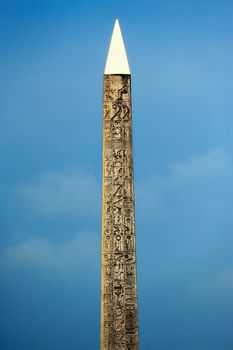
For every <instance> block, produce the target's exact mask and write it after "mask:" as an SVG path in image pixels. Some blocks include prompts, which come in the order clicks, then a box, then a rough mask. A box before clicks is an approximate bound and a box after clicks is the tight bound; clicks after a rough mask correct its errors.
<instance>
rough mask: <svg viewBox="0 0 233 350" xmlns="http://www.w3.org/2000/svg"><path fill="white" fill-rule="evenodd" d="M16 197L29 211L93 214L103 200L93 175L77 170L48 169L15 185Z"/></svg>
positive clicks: (38, 213) (60, 214)
mask: <svg viewBox="0 0 233 350" xmlns="http://www.w3.org/2000/svg"><path fill="white" fill-rule="evenodd" d="M13 197H14V198H13V201H16V203H17V204H18V206H20V207H22V208H23V209H24V210H25V211H27V214H28V213H29V212H30V213H32V214H34V215H42V216H58V215H59V216H70V215H72V216H75V217H77V218H80V217H93V215H95V214H96V212H97V208H98V207H99V203H100V185H99V184H98V183H97V181H96V179H95V178H94V176H92V175H89V174H86V175H84V174H80V173H79V172H77V171H76V170H66V171H63V172H60V173H58V172H48V173H45V174H42V175H41V176H38V177H37V178H35V179H34V180H33V181H28V182H27V183H24V184H20V185H18V186H17V187H15V188H14V190H13Z"/></svg>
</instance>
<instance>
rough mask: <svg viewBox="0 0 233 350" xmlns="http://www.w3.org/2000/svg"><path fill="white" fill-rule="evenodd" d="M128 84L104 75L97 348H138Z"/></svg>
mask: <svg viewBox="0 0 233 350" xmlns="http://www.w3.org/2000/svg"><path fill="white" fill-rule="evenodd" d="M130 84H131V77H130V75H129V74H112V75H108V74H105V75H104V101H103V189H102V280H101V350H123V349H125V350H138V311H137V282H136V249H135V219H134V180H133V155H132V114H131V85H130Z"/></svg>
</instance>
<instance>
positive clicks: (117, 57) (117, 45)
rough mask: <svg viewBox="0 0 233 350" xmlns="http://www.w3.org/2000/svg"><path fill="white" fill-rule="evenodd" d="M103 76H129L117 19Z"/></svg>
mask: <svg viewBox="0 0 233 350" xmlns="http://www.w3.org/2000/svg"><path fill="white" fill-rule="evenodd" d="M104 74H130V69H129V63H128V59H127V55H126V51H125V45H124V41H123V38H122V34H121V28H120V25H119V21H118V19H116V21H115V25H114V29H113V33H112V39H111V43H110V46H109V50H108V57H107V62H106V66H105V71H104Z"/></svg>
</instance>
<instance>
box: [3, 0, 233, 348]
mask: <svg viewBox="0 0 233 350" xmlns="http://www.w3.org/2000/svg"><path fill="white" fill-rule="evenodd" d="M116 17H118V18H119V20H120V24H121V28H122V32H123V36H124V39H125V43H126V49H127V53H128V58H129V63H130V68H131V72H132V84H133V87H132V92H133V123H134V125H133V126H134V163H135V192H136V193H135V195H136V227H137V257H138V260H137V263H138V264H137V265H138V266H137V268H138V289H139V322H140V324H139V326H140V346H141V349H143V350H154V349H157V350H170V349H174V350H187V349H188V350H210V349H211V350H219V349H221V350H232V348H233V336H232V327H233V255H232V245H233V234H232V232H233V202H232V198H233V183H232V178H233V141H232V129H233V119H232V116H233V96H232V91H233V90H232V88H233V86H232V81H233V64H232V62H233V60H232V59H233V49H232V38H233V4H232V1H227V0H219V1H216V0H212V1H210V0H202V1H200V0H196V1H181V0H177V1H149V0H145V1H143V2H142V1H137V0H136V1H127V2H124V1H121V0H119V1H118V2H109V1H71V0H67V1H64V0H63V1H61V0H56V1H55V0H50V1H48V0H47V1H45V0H34V1H33V0H28V1H26V0H18V1H16V0H15V1H13V0H0V52H1V54H0V120H1V128H0V147H1V154H0V162H1V173H0V195H1V196H0V198H1V209H0V280H1V289H0V310H1V312H0V329H1V333H0V349H1V350H48V349H49V350H51V349H56V350H63V349H68V348H69V349H70V350H73V349H76V350H77V349H79V350H81V349H85V350H95V349H98V348H99V320H100V240H101V141H102V140H101V137H102V135H101V133H102V130H101V127H102V102H101V101H102V86H103V84H102V78H103V70H104V65H105V60H106V55H107V50H108V45H109V41H110V37H111V32H112V29H113V24H114V20H115V18H116Z"/></svg>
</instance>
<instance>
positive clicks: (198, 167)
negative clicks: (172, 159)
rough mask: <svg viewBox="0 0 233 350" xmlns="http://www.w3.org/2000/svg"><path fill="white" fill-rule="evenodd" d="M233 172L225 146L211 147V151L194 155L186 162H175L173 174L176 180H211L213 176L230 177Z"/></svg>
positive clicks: (171, 176)
mask: <svg viewBox="0 0 233 350" xmlns="http://www.w3.org/2000/svg"><path fill="white" fill-rule="evenodd" d="M232 174H233V164H232V160H231V159H230V157H229V155H228V154H227V152H226V150H225V149H224V148H223V147H219V148H214V149H211V150H210V151H209V152H207V153H205V154H203V155H200V156H192V157H190V158H189V159H188V160H187V161H186V162H183V163H173V164H172V165H171V175H170V178H172V179H173V180H174V181H184V180H187V179H188V180H193V179H195V180H198V179H199V180H205V179H207V180H210V179H211V178H213V177H216V176H218V177H219V176H220V177H221V178H222V177H230V176H232Z"/></svg>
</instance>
